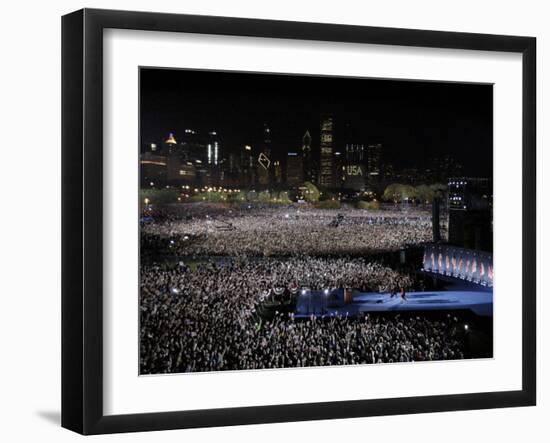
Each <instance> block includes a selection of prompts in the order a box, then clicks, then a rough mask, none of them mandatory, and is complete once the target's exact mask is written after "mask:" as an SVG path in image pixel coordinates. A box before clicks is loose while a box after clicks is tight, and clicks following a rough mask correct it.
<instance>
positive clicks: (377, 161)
mask: <svg viewBox="0 0 550 443" xmlns="http://www.w3.org/2000/svg"><path fill="white" fill-rule="evenodd" d="M381 164H382V144H381V143H377V144H373V145H368V146H367V172H368V175H369V180H371V181H376V180H378V179H379V176H380V172H381V169H382V168H381Z"/></svg>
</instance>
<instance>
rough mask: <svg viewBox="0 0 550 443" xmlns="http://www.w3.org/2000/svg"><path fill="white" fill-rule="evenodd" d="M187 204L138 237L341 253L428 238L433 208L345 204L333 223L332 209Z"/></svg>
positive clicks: (268, 252)
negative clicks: (370, 208)
mask: <svg viewBox="0 0 550 443" xmlns="http://www.w3.org/2000/svg"><path fill="white" fill-rule="evenodd" d="M186 206H189V210H188V213H187V214H186V216H185V218H184V219H182V217H178V216H177V215H175V214H170V215H164V217H163V218H162V221H161V222H154V223H151V222H145V223H143V227H142V241H144V242H146V246H147V248H148V249H154V248H155V247H162V248H163V249H164V250H165V252H169V253H170V254H175V255H196V256H212V255H245V256H281V255H318V256H327V255H331V256H340V255H363V254H368V253H372V252H380V251H390V250H396V249H399V248H402V247H404V246H406V245H412V244H419V243H425V242H428V241H430V240H431V238H432V227H431V226H432V225H431V214H430V212H429V211H426V210H421V209H416V210H406V211H396V210H384V211H375V212H371V211H366V210H356V209H346V211H345V214H344V217H343V218H342V220H341V221H339V223H338V226H337V227H336V228H335V227H334V225H333V223H332V222H333V221H334V220H335V218H336V217H337V213H335V211H334V210H320V209H304V208H302V209H296V208H288V207H283V208H276V209H273V208H260V209H259V208H255V207H248V206H243V207H241V208H233V209H231V210H230V211H228V210H227V209H226V210H225V211H220V210H217V208H215V207H213V208H212V210H211V211H210V212H208V211H205V208H204V207H201V206H195V207H193V206H192V205H186ZM443 230H444V231H445V232H446V225H445V224H444V223H443ZM147 248H146V249H147Z"/></svg>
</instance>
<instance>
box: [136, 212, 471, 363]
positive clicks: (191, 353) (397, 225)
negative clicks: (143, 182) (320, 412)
mask: <svg viewBox="0 0 550 443" xmlns="http://www.w3.org/2000/svg"><path fill="white" fill-rule="evenodd" d="M337 214H338V213H337V212H336V213H335V211H331V210H320V209H311V208H310V209H308V208H304V207H303V206H302V207H280V208H270V207H266V208H258V207H248V206H242V207H231V208H227V207H223V206H216V205H209V204H197V205H187V204H186V205H181V206H180V207H177V208H166V207H164V208H151V207H147V208H145V209H144V213H143V216H142V226H141V256H142V264H141V267H140V274H141V278H140V372H141V373H142V374H158V373H176V372H201V371H214V370H236V369H262V368H282V367H302V366H320V365H345V364H364V363H380V362H410V361H421V360H441V359H460V358H465V356H467V355H466V354H465V350H464V340H463V338H464V337H463V334H461V333H460V332H459V330H460V328H458V324H459V319H457V318H456V317H454V316H448V317H446V318H444V319H434V318H428V317H426V316H419V315H407V316H400V315H370V316H369V315H367V316H359V317H347V316H345V317H342V316H339V315H335V316H330V317H329V316H327V317H326V318H315V317H311V318H305V319H299V318H295V317H294V314H293V312H292V311H290V312H289V311H288V310H287V311H284V310H283V309H279V311H275V312H273V309H277V306H278V305H277V303H275V300H279V302H280V300H283V299H285V300H292V299H294V300H295V299H296V297H297V294H298V293H299V290H300V289H301V288H309V289H311V290H320V289H327V288H353V289H358V290H360V291H365V292H370V291H373V292H380V293H388V294H390V293H395V292H396V291H397V290H398V289H399V288H406V290H414V289H415V288H416V285H417V284H418V282H416V281H415V278H414V276H413V275H411V274H407V273H405V272H398V271H396V270H395V269H392V268H390V267H388V266H385V265H383V264H382V263H380V262H378V261H373V260H372V259H371V258H368V257H369V255H368V254H369V253H371V252H374V251H393V250H395V249H398V248H401V247H403V246H405V245H408V244H418V243H423V242H426V241H429V240H430V236H431V221H430V214H429V213H428V212H427V211H424V210H407V211H397V210H382V211H364V210H355V209H351V210H349V211H346V212H345V213H344V214H343V217H339V222H338V223H337V224H335V223H332V225H331V221H333V220H334V219H335V217H338V216H337ZM167 256H168V257H167ZM169 256H178V258H175V259H174V258H173V257H169ZM388 296H389V295H388ZM267 305H269V306H271V308H272V310H271V311H270V313H271V315H269V316H267V315H265V306H267ZM273 306H275V308H273ZM283 312H284V313H283Z"/></svg>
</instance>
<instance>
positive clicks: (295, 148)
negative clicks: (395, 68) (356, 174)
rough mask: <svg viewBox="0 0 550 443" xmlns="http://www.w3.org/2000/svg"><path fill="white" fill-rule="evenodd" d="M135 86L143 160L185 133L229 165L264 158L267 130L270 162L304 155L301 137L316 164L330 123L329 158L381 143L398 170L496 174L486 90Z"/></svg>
mask: <svg viewBox="0 0 550 443" xmlns="http://www.w3.org/2000/svg"><path fill="white" fill-rule="evenodd" d="M140 80H141V83H140V85H141V86H140V87H141V112H140V119H141V150H142V152H143V151H144V150H145V149H146V146H147V145H148V144H150V143H161V142H162V141H165V140H166V138H167V137H168V134H169V133H170V132H172V133H174V134H175V137H176V139H178V137H179V138H180V139H181V138H182V137H184V135H185V133H186V130H189V129H192V130H194V131H196V132H197V133H202V134H203V135H206V134H208V133H209V132H212V131H215V132H216V135H217V138H218V140H219V141H220V150H221V153H220V155H223V156H226V157H227V156H228V155H229V154H230V153H235V152H238V150H239V149H241V148H242V147H243V146H246V145H248V146H253V147H254V150H256V149H259V150H261V149H262V148H261V147H262V146H263V144H264V141H265V140H264V137H265V128H266V125H267V127H268V128H269V129H270V137H271V140H270V151H271V153H270V155H271V156H272V159H273V160H274V161H275V160H281V159H283V158H284V157H285V156H286V155H287V153H288V152H300V151H301V150H302V142H303V136H304V134H305V133H306V132H309V134H310V137H311V142H310V144H311V146H312V151H313V153H314V154H315V155H316V156H317V157H319V154H320V145H321V140H320V139H321V116H322V115H330V116H331V117H332V119H333V126H334V128H333V135H334V138H333V142H332V155H334V153H335V152H338V151H340V152H341V151H343V150H344V149H345V146H346V144H351V143H353V144H357V145H364V146H367V145H371V144H381V145H382V146H383V147H384V154H385V156H386V157H389V158H391V162H392V165H393V166H394V167H395V168H397V169H404V168H420V169H427V168H429V167H431V166H432V163H433V159H434V157H437V158H445V157H449V156H450V157H452V158H453V159H454V160H456V161H458V162H459V163H460V164H461V165H462V166H463V168H464V169H463V173H464V174H465V175H470V176H491V175H492V86H491V85H479V84H458V83H439V82H437V83H436V82H417V81H415V82H412V81H394V80H373V79H355V78H336V77H311V76H287V75H274V74H245V73H228V72H212V71H188V70H163V69H144V68H142V69H141V71H140Z"/></svg>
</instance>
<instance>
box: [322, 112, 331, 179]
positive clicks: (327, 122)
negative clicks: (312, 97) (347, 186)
mask: <svg viewBox="0 0 550 443" xmlns="http://www.w3.org/2000/svg"><path fill="white" fill-rule="evenodd" d="M333 145H334V135H333V117H332V115H330V114H321V144H320V147H321V149H320V151H321V156H320V160H321V161H320V171H319V185H321V186H324V187H327V188H330V187H332V186H333V184H334V180H333V176H334V168H333V158H332V156H333Z"/></svg>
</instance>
